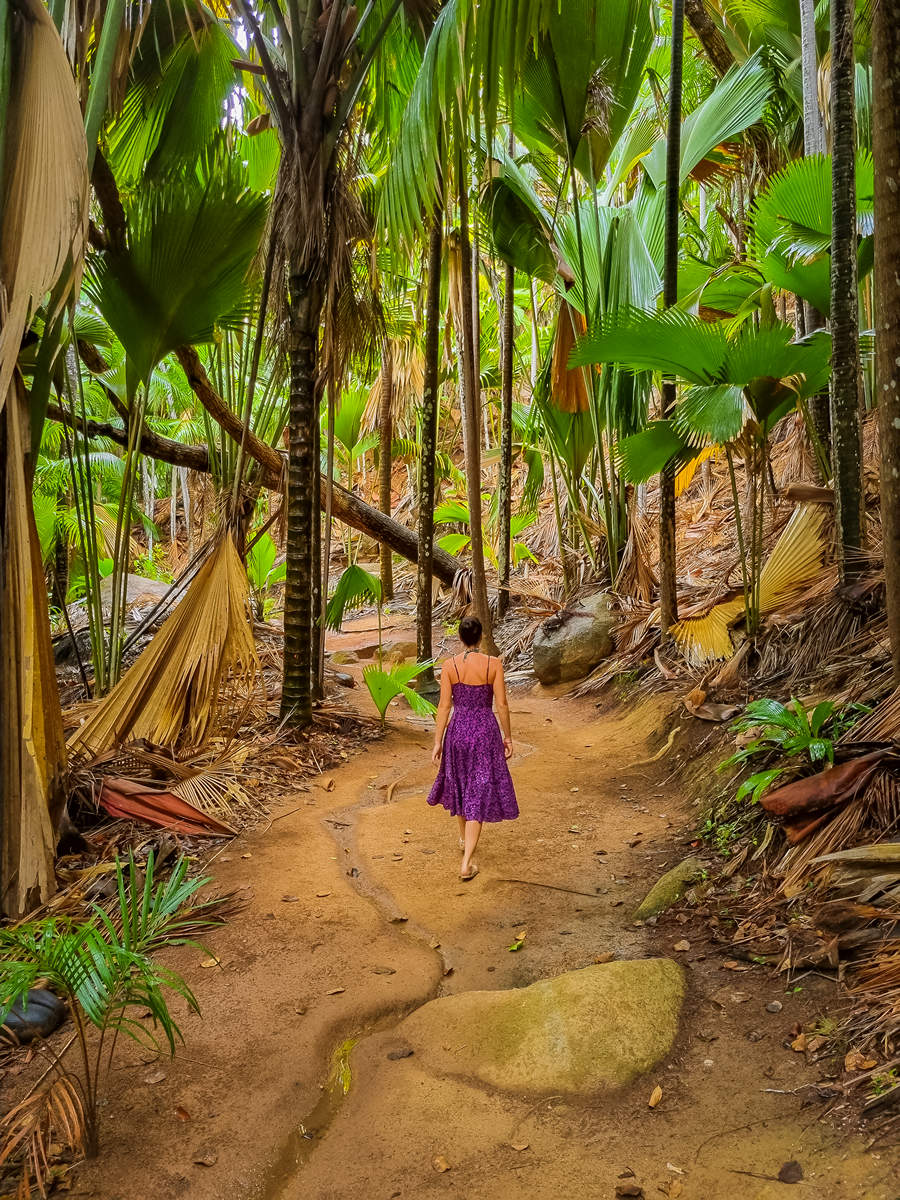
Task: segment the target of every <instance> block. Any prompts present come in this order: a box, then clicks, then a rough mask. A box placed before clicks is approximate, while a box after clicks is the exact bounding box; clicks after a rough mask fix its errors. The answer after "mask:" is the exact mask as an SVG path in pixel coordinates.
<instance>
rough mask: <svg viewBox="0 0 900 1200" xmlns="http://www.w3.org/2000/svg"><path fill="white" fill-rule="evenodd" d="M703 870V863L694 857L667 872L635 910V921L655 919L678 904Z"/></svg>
mask: <svg viewBox="0 0 900 1200" xmlns="http://www.w3.org/2000/svg"><path fill="white" fill-rule="evenodd" d="M702 870H703V863H702V862H701V861H700V859H699V858H693V857H692V858H686V859H685V860H684V862H680V863H679V864H678V866H677V867H673V868H672V870H671V871H666V873H665V875H663V876H661V878H659V879H657V881H656V883H654V885H653V887H652V888H651V889H650V891H649V892H648V893H647V895H646V896H645V897H644V899H643V900H642V901H641V903H640V904H639V905H638V907H637V908H636V909H635V911H634V918H633V919H634V920H635V921H646V920H647V918H648V917H655V916H656V915H657V914H658V913H661V912H665V910H666V909H667V908H671V907H672V905H673V904H677V903H678V901H679V900H680V899H681V897H682V896H683V895H684V893H685V892H686V891H687V890H688V887H689V886H690V885H691V884H692V883H693V882H694V880H695V879H696V878H697V877H698V876H699V874H700V872H701V871H702Z"/></svg>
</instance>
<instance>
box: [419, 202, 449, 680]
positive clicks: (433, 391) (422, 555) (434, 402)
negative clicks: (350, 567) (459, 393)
mask: <svg viewBox="0 0 900 1200" xmlns="http://www.w3.org/2000/svg"><path fill="white" fill-rule="evenodd" d="M443 248H444V238H443V212H442V211H441V208H440V206H439V205H436V206H435V210H434V215H433V217H432V223H431V231H430V234H429V238H428V292H427V295H426V297H425V378H424V380H423V387H422V454H421V458H420V460H419V496H418V501H419V530H418V533H419V538H418V541H419V546H418V560H417V567H418V570H417V579H416V656H417V658H418V660H419V662H428V661H429V660H430V659H431V657H432V647H431V619H432V618H431V609H432V565H431V560H432V553H433V549H434V501H435V495H434V460H435V455H436V453H437V429H438V407H439V405H438V368H439V352H440V336H441V258H442V256H443ZM419 679H420V681H421V682H420V684H419V686H420V687H422V686H423V685H424V684H426V683H431V682H432V681H433V680H434V672H433V671H431V670H428V671H423V672H422V674H421V675H420V676H419Z"/></svg>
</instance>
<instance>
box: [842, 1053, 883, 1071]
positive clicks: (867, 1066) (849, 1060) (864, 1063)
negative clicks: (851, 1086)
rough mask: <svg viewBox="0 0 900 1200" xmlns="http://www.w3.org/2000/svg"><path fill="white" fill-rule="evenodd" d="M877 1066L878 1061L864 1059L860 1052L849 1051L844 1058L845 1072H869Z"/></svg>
mask: <svg viewBox="0 0 900 1200" xmlns="http://www.w3.org/2000/svg"><path fill="white" fill-rule="evenodd" d="M876 1066H878V1060H877V1059H874V1058H866V1056H865V1055H864V1054H863V1053H862V1052H861V1051H860V1050H851V1051H849V1053H848V1054H847V1055H846V1056H845V1058H844V1070H845V1071H870V1070H871V1069H872V1067H876Z"/></svg>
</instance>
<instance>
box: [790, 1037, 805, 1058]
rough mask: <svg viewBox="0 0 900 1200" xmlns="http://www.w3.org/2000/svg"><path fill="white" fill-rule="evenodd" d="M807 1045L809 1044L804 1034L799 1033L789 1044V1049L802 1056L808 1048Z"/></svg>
mask: <svg viewBox="0 0 900 1200" xmlns="http://www.w3.org/2000/svg"><path fill="white" fill-rule="evenodd" d="M808 1045H809V1043H808V1041H807V1037H806V1034H805V1033H801V1034H799V1035H798V1036H797V1037H795V1038H794V1040H793V1041H792V1042H791V1049H792V1050H796V1052H797V1053H798V1054H803V1053H804V1051H806V1049H807V1048H808Z"/></svg>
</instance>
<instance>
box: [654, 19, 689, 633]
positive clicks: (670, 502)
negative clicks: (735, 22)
mask: <svg viewBox="0 0 900 1200" xmlns="http://www.w3.org/2000/svg"><path fill="white" fill-rule="evenodd" d="M683 63H684V0H673V4H672V68H671V72H670V75H669V129H668V142H667V149H666V226H665V228H666V242H665V262H664V267H663V304H664V305H665V307H666V308H669V307H670V306H671V305H673V304H676V303H677V302H678V212H679V204H678V199H679V195H680V191H681V84H682V67H683ZM674 407H675V382H674V380H672V379H664V380H663V385H662V415H663V417H667V416H668V415H669V413H670V412H671V411H672V409H673V408H674ZM677 620H678V592H677V586H676V581H675V467H674V464H671V463H669V464H667V465H666V466H665V467H664V468H663V471H662V473H661V475H660V477H659V622H660V628H661V630H662V635H663V637H665V636H666V633H667V632H668V629H669V627H670V626H671V625H673V624H674V623H675V622H676V621H677Z"/></svg>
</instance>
